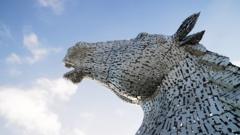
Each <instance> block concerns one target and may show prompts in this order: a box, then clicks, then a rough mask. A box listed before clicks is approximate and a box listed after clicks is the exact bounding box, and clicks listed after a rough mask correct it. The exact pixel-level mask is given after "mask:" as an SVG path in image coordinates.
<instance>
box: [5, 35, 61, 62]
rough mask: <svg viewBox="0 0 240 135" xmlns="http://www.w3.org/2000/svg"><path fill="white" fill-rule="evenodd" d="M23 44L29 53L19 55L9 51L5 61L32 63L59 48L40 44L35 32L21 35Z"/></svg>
mask: <svg viewBox="0 0 240 135" xmlns="http://www.w3.org/2000/svg"><path fill="white" fill-rule="evenodd" d="M23 46H24V47H25V48H26V49H27V50H28V52H29V53H30V55H24V56H20V55H18V54H16V53H14V52H13V53H11V54H10V55H9V56H8V57H7V58H6V62H7V63H10V64H22V63H27V64H34V63H36V62H38V61H40V60H42V59H44V58H45V57H46V56H47V55H48V54H49V53H56V52H58V51H59V50H60V49H59V48H46V47H43V46H42V43H41V42H40V41H39V38H38V36H37V34H36V33H34V32H30V33H27V34H24V36H23Z"/></svg>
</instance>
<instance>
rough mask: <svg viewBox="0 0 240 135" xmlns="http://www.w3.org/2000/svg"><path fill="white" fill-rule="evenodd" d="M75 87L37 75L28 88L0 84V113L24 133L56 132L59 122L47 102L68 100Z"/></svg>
mask: <svg viewBox="0 0 240 135" xmlns="http://www.w3.org/2000/svg"><path fill="white" fill-rule="evenodd" d="M76 89H77V86H76V85H74V84H72V83H71V82H69V81H66V80H64V79H62V78H58V79H53V80H50V79H48V78H40V79H37V80H36V82H35V84H34V86H32V87H30V88H29V87H28V88H17V87H3V86H2V87H1V86H0V116H2V117H3V118H5V119H6V121H7V122H8V124H10V125H14V126H16V127H19V128H20V129H22V134H24V135H26V134H27V135H31V134H34V135H60V134H61V132H62V130H63V128H62V123H61V121H60V119H59V117H58V115H57V113H55V112H54V111H53V110H52V108H51V105H52V104H57V103H59V102H61V101H66V100H68V99H69V97H70V96H71V95H73V94H74V93H75V92H76ZM76 135H77V134H76Z"/></svg>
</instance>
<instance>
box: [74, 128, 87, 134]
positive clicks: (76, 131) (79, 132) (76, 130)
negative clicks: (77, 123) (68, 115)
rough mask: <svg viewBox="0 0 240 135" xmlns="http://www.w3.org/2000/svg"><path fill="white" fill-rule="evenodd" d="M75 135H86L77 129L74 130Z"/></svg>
mask: <svg viewBox="0 0 240 135" xmlns="http://www.w3.org/2000/svg"><path fill="white" fill-rule="evenodd" d="M73 135H86V134H85V133H84V132H83V131H82V130H80V129H77V128H75V129H74V130H73Z"/></svg>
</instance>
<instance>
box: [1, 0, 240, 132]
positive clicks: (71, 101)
mask: <svg viewBox="0 0 240 135" xmlns="http://www.w3.org/2000/svg"><path fill="white" fill-rule="evenodd" d="M239 5H240V1H238V0H228V1H225V0H211V1H210V0H201V1H200V0H182V1H177V0H174V1H169V0H162V1H159V0H148V1H147V0H131V1H130V0H121V1H120V0H118V1H117V0H101V1H100V0H24V1H21V2H20V1H17V0H1V4H0V50H1V53H0V65H1V70H0V74H1V78H0V134H3V135H32V134H34V135H96V134H98V135H113V134H114V135H123V134H124V135H132V134H134V133H135V131H136V130H137V129H138V127H139V126H140V124H141V120H142V118H143V114H142V111H141V108H140V107H138V106H136V105H131V104H128V103H124V102H123V101H121V100H120V99H118V98H117V97H116V96H115V95H114V94H113V93H112V92H110V90H109V89H107V88H105V87H103V86H102V85H101V84H99V83H96V82H94V81H92V80H87V79H85V80H84V81H83V82H82V83H81V84H79V85H78V86H76V85H73V84H71V83H69V82H67V81H65V80H63V79H62V75H63V73H65V72H66V71H67V69H65V68H64V66H63V63H62V59H63V57H64V55H65V53H66V49H67V48H69V47H70V46H72V45H73V44H74V43H75V42H77V41H88V42H96V41H107V40H117V39H130V38H134V37H136V35H137V34H138V33H139V32H148V33H155V34H156V33H161V34H166V35H171V34H173V33H174V32H175V31H176V30H177V28H178V27H179V25H180V24H181V22H182V21H183V20H184V19H185V18H186V17H187V16H189V15H191V14H192V13H195V12H199V11H201V16H200V18H199V21H198V23H197V25H196V27H195V28H194V30H193V32H197V31H201V30H206V33H205V35H204V38H203V40H202V41H201V43H202V44H203V45H204V46H206V47H207V48H208V49H209V50H211V51H214V52H218V53H219V54H222V55H226V56H228V57H230V59H231V61H232V62H233V63H234V64H237V65H240V53H239V52H240V41H239V37H240V36H239V31H240V26H239V24H240V14H239V12H240V7H239Z"/></svg>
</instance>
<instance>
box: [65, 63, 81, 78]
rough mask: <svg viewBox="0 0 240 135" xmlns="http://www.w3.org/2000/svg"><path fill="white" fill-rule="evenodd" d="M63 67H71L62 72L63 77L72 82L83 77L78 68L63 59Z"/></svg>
mask: <svg viewBox="0 0 240 135" xmlns="http://www.w3.org/2000/svg"><path fill="white" fill-rule="evenodd" d="M64 63H65V67H67V68H73V69H72V70H71V71H69V72H67V73H65V74H64V76H63V77H64V78H66V79H68V80H71V81H72V82H73V83H79V82H81V80H82V79H83V74H82V72H81V70H80V69H78V68H77V67H75V65H74V64H72V63H71V62H68V61H64Z"/></svg>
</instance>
